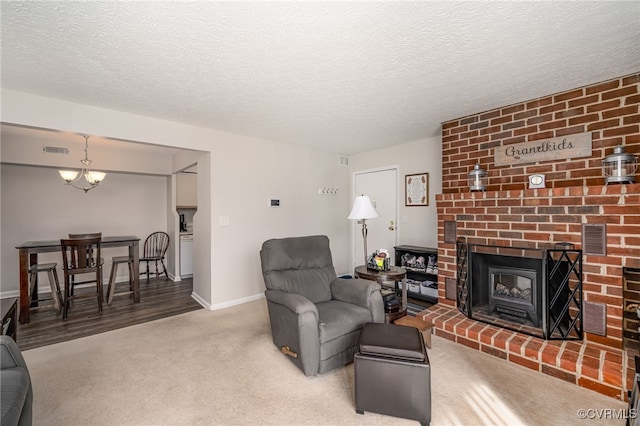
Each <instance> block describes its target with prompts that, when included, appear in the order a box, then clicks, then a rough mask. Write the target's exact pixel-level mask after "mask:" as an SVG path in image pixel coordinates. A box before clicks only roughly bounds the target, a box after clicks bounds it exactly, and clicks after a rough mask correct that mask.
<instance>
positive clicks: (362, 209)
mask: <svg viewBox="0 0 640 426" xmlns="http://www.w3.org/2000/svg"><path fill="white" fill-rule="evenodd" d="M376 217H380V215H379V214H378V212H377V211H376V209H375V208H374V207H373V204H371V199H370V198H369V196H368V195H360V196H358V197H356V199H355V200H354V201H353V208H352V209H351V213H349V216H348V217H347V219H351V220H357V221H358V223H361V224H362V240H363V242H364V252H363V253H364V264H365V265H366V264H367V219H374V218H376Z"/></svg>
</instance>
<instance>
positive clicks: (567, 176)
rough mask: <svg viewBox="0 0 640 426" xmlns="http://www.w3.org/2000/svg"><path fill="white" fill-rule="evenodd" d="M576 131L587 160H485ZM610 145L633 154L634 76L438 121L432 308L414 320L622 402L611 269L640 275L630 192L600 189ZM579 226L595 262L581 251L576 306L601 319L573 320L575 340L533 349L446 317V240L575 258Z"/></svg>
mask: <svg viewBox="0 0 640 426" xmlns="http://www.w3.org/2000/svg"><path fill="white" fill-rule="evenodd" d="M578 133H590V135H591V139H592V150H591V156H590V157H581V158H570V159H560V160H549V161H540V162H533V163H529V164H515V165H496V164H495V162H494V156H495V148H496V147H503V146H506V145H511V144H518V143H523V142H531V141H538V140H539V141H544V140H547V139H550V138H561V137H564V136H569V135H574V134H578ZM617 145H623V146H624V148H625V150H626V151H627V152H630V153H633V154H635V155H636V156H638V155H640V73H637V74H633V75H629V76H624V77H619V78H616V79H613V80H610V81H605V82H601V83H597V84H593V85H590V86H585V87H581V88H577V89H573V90H569V91H567V92H563V93H557V94H553V95H549V96H545V97H542V98H539V99H534V100H530V101H526V102H522V103H519V104H515V105H509V106H505V107H502V108H498V109H495V110H492V111H485V112H480V113H478V114H474V115H470V116H467V117H463V118H459V119H456V120H451V121H448V122H445V123H443V124H442V164H443V170H442V174H443V193H442V194H437V195H436V204H437V210H438V270H439V275H438V305H436V306H434V307H432V308H430V309H429V310H427V311H425V312H424V313H422V314H420V316H423V317H425V318H426V319H429V320H431V321H433V322H434V328H435V330H436V334H437V335H439V336H442V337H445V338H447V339H450V340H453V341H456V342H459V343H461V344H464V345H466V346H468V347H471V348H474V349H476V350H481V351H483V352H486V353H489V354H492V355H495V356H498V357H501V358H503V359H505V360H508V361H510V362H513V363H517V364H519V365H522V366H525V367H527V368H531V369H533V370H536V371H540V372H541V373H545V374H549V375H551V376H554V377H558V378H560V379H562V380H566V381H569V382H572V383H575V384H577V385H578V386H582V387H586V388H589V389H593V390H595V391H597V392H600V393H603V394H605V395H609V396H612V397H615V398H620V399H625V398H626V391H627V390H628V389H630V388H631V373H632V371H633V368H632V366H633V365H632V364H633V363H632V362H630V357H631V356H632V355H634V354H635V353H636V352H635V351H630V350H629V348H625V347H624V345H623V321H624V312H625V311H624V310H625V306H624V304H625V301H624V297H625V296H624V295H623V268H625V267H627V268H640V237H639V236H638V234H639V232H638V230H639V226H640V184H638V183H635V184H621V185H605V184H604V177H603V174H602V167H601V164H602V159H603V158H604V157H605V156H607V155H609V154H611V153H612V151H613V148H614V147H615V146H617ZM476 163H479V164H480V165H481V166H482V168H483V169H485V170H486V171H487V172H488V183H487V188H486V189H487V191H486V192H469V188H468V183H467V173H468V172H469V171H470V170H471V169H472V168H473V165H474V164H476ZM533 173H542V174H545V175H546V178H547V179H546V188H544V189H527V176H528V175H531V174H533ZM636 179H638V177H637V176H636ZM583 225H595V226H594V227H601V228H603V229H604V230H605V235H606V239H605V240H604V244H605V245H606V255H596V254H594V253H595V252H593V251H592V252H588V251H585V253H583V257H582V260H583V264H582V285H583V287H582V289H583V299H582V300H583V303H589V306H590V307H591V308H592V309H594V311H595V312H602V313H603V314H602V315H600V316H598V317H596V316H591V317H589V318H588V319H587V318H583V319H582V325H583V327H584V329H585V333H584V339H583V340H582V341H575V340H574V341H545V340H542V339H539V338H536V337H532V336H530V335H526V334H520V333H517V332H513V331H508V330H506V329H502V328H499V327H497V326H495V325H488V324H485V323H481V322H476V321H473V320H470V319H468V318H466V317H465V316H464V315H463V314H462V313H461V312H460V311H458V310H457V309H456V307H455V305H456V274H457V272H456V244H455V240H456V239H457V238H459V237H465V238H466V241H467V242H468V243H469V244H488V245H498V246H517V247H527V248H535V249H552V248H554V246H555V245H556V244H558V243H570V244H573V246H574V248H575V249H583V250H584V248H583V247H582V245H583V236H582V229H583ZM445 228H446V230H447V236H446V238H445ZM452 233H454V235H453V238H452ZM627 297H628V296H627ZM639 302H640V301H639ZM632 352H633V353H632Z"/></svg>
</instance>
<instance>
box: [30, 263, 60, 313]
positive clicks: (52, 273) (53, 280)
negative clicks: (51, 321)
mask: <svg viewBox="0 0 640 426" xmlns="http://www.w3.org/2000/svg"><path fill="white" fill-rule="evenodd" d="M57 266H58V264H57V263H36V264H33V265H31V267H30V268H29V283H30V284H29V302H31V297H32V295H33V293H34V290H35V287H36V285H37V281H36V280H37V278H38V273H39V272H46V273H47V275H48V276H49V286H50V287H51V299H52V300H53V306H54V307H55V308H56V311H57V313H58V314H59V313H60V312H61V310H62V294H61V293H60V282H59V281H58V271H57V269H56V268H57Z"/></svg>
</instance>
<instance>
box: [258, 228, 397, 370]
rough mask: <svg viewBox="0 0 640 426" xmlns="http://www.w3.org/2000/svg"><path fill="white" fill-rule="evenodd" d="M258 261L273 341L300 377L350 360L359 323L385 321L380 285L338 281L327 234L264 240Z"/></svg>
mask: <svg viewBox="0 0 640 426" xmlns="http://www.w3.org/2000/svg"><path fill="white" fill-rule="evenodd" d="M260 259H261V261H262V275H263V277H264V283H265V287H266V291H265V296H266V299H267V305H268V309H269V320H270V322H271V334H272V338H273V343H274V344H275V345H276V346H277V347H278V348H280V349H281V350H282V352H283V353H285V354H287V355H289V356H290V359H291V361H293V363H294V364H295V365H297V366H298V368H300V369H301V370H302V371H303V372H304V374H305V375H307V376H314V375H317V374H323V373H326V372H327V371H330V370H332V369H334V368H337V367H342V366H344V365H346V364H349V363H351V362H353V358H354V355H355V353H356V352H357V351H358V339H359V337H360V331H361V330H362V327H363V326H364V324H365V323H368V322H379V323H380V322H384V306H383V303H382V296H381V295H380V285H379V284H378V283H376V282H374V281H366V280H361V279H344V278H337V277H336V273H335V269H334V268H333V259H332V257H331V250H330V248H329V239H328V238H327V237H326V236H323V235H315V236H308V237H295V238H282V239H273V240H268V241H265V242H264V243H263V245H262V250H261V251H260Z"/></svg>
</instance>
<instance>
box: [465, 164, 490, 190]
mask: <svg viewBox="0 0 640 426" xmlns="http://www.w3.org/2000/svg"><path fill="white" fill-rule="evenodd" d="M487 176H488V174H487V171H486V170H484V169H483V168H481V167H480V163H477V164H476V165H475V166H473V169H472V170H471V171H470V172H469V175H468V176H467V178H468V180H469V191H484V190H485V189H486V188H487V181H488V177H487Z"/></svg>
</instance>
